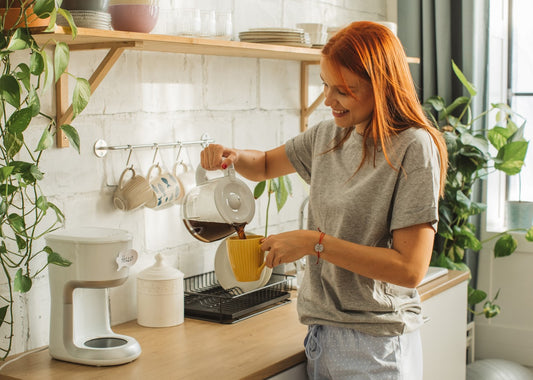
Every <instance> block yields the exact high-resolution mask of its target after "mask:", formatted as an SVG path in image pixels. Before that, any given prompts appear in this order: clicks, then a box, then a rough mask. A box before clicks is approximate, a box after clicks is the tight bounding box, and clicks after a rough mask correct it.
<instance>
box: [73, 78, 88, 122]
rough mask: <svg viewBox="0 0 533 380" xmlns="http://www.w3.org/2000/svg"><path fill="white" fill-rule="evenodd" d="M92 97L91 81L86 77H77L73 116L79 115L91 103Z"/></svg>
mask: <svg viewBox="0 0 533 380" xmlns="http://www.w3.org/2000/svg"><path fill="white" fill-rule="evenodd" d="M90 98H91V85H90V84H89V81H88V80H87V79H84V78H76V85H75V86H74V93H73V94H72V110H73V114H72V118H73V119H74V118H75V117H76V116H78V115H79V114H80V113H81V111H83V110H84V109H85V107H87V104H89V99H90Z"/></svg>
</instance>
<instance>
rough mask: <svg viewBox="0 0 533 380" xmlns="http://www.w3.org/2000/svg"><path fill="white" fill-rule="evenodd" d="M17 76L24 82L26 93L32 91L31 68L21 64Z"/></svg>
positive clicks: (16, 72)
mask: <svg viewBox="0 0 533 380" xmlns="http://www.w3.org/2000/svg"><path fill="white" fill-rule="evenodd" d="M15 76H16V77H17V79H18V80H19V81H21V82H22V84H23V85H24V88H26V91H30V68H29V67H28V65H26V64H25V63H21V64H19V65H18V66H17V70H16V71H15Z"/></svg>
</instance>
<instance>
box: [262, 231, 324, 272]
mask: <svg viewBox="0 0 533 380" xmlns="http://www.w3.org/2000/svg"><path fill="white" fill-rule="evenodd" d="M319 237H320V233H319V232H317V231H310V230H296V231H289V232H283V233H281V234H277V235H270V236H268V237H267V238H265V239H263V242H262V243H261V250H263V251H268V254H267V257H266V259H265V261H266V265H267V267H269V268H273V267H275V266H276V265H280V264H283V263H292V262H293V261H296V260H298V259H301V258H302V257H304V256H306V255H310V254H313V252H314V246H315V244H316V243H317V242H318V238H319Z"/></svg>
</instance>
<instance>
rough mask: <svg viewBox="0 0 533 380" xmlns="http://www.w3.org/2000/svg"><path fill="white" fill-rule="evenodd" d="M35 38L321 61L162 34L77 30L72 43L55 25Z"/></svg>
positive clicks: (87, 45)
mask: <svg viewBox="0 0 533 380" xmlns="http://www.w3.org/2000/svg"><path fill="white" fill-rule="evenodd" d="M34 37H35V40H36V41H37V42H38V43H39V45H41V46H42V44H44V43H46V42H48V41H52V40H55V41H61V42H65V43H66V44H68V45H69V46H70V48H71V49H72V50H74V49H78V50H82V49H83V50H90V49H102V48H106V47H109V46H120V45H121V44H123V45H124V46H126V47H127V48H128V49H132V50H143V51H157V52H166V53H181V54H202V55H218V56H226V57H248V58H267V59H285V60H292V61H314V62H318V61H319V60H320V49H311V48H303V47H291V46H282V45H267V44H256V43H249V42H239V41H225V40H216V39H207V38H190V37H180V36H167V35H162V34H147V33H134V32H120V31H110V30H99V29H87V28H78V35H77V37H76V39H74V40H73V39H72V36H71V35H70V28H67V27H61V26H58V27H56V29H55V31H54V32H53V33H42V34H38V35H35V36H34Z"/></svg>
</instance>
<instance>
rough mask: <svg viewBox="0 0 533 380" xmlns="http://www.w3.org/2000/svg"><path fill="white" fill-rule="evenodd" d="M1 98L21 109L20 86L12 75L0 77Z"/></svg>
mask: <svg viewBox="0 0 533 380" xmlns="http://www.w3.org/2000/svg"><path fill="white" fill-rule="evenodd" d="M0 97H1V98H2V99H3V100H5V101H6V102H8V103H9V104H11V105H12V106H13V107H15V108H17V109H18V108H19V107H20V86H19V82H18V81H17V79H16V78H15V77H13V76H12V75H7V74H6V75H2V76H1V77H0Z"/></svg>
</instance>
